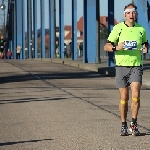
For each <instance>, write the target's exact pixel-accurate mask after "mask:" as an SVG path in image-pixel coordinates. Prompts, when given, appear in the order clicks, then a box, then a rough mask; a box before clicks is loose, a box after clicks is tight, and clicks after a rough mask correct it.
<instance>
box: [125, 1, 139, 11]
mask: <svg viewBox="0 0 150 150" xmlns="http://www.w3.org/2000/svg"><path fill="white" fill-rule="evenodd" d="M129 6H132V7H134V8H135V10H137V6H136V5H134V4H133V3H130V4H128V5H126V6H125V7H124V10H126V9H127V8H128V7H129Z"/></svg>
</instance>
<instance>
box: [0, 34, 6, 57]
mask: <svg viewBox="0 0 150 150" xmlns="http://www.w3.org/2000/svg"><path fill="white" fill-rule="evenodd" d="M5 44H6V40H5V39H4V37H3V36H2V35H1V38H0V58H1V59H3V57H4V46H5Z"/></svg>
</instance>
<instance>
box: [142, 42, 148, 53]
mask: <svg viewBox="0 0 150 150" xmlns="http://www.w3.org/2000/svg"><path fill="white" fill-rule="evenodd" d="M148 47H149V46H148V45H146V44H144V45H143V46H142V48H141V50H142V51H143V53H147V52H148Z"/></svg>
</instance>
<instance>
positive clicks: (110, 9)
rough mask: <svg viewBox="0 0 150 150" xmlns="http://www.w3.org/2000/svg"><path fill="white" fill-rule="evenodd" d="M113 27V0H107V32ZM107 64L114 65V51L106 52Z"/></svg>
mask: <svg viewBox="0 0 150 150" xmlns="http://www.w3.org/2000/svg"><path fill="white" fill-rule="evenodd" d="M113 27H114V0H108V34H109V33H110V32H111V30H112V29H113ZM108 66H114V52H108Z"/></svg>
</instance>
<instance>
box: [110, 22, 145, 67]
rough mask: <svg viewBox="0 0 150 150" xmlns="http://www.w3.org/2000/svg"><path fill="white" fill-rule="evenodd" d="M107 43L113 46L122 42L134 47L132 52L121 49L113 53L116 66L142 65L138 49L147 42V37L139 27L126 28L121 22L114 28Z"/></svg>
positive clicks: (136, 25)
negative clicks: (111, 43)
mask: <svg viewBox="0 0 150 150" xmlns="http://www.w3.org/2000/svg"><path fill="white" fill-rule="evenodd" d="M108 41H110V42H113V43H114V44H115V45H118V44H119V43H121V42H124V41H126V43H129V46H130V45H132V46H133V45H134V49H132V50H127V49H123V50H119V51H116V52H115V60H116V66H140V65H141V64H142V60H141V51H140V49H141V46H142V43H145V42H147V36H146V31H145V29H144V28H143V27H142V26H141V25H139V24H138V23H135V26H134V27H128V26H127V25H125V23H124V22H121V23H119V24H117V25H115V26H114V28H113V30H112V31H111V33H110V35H109V37H108Z"/></svg>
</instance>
